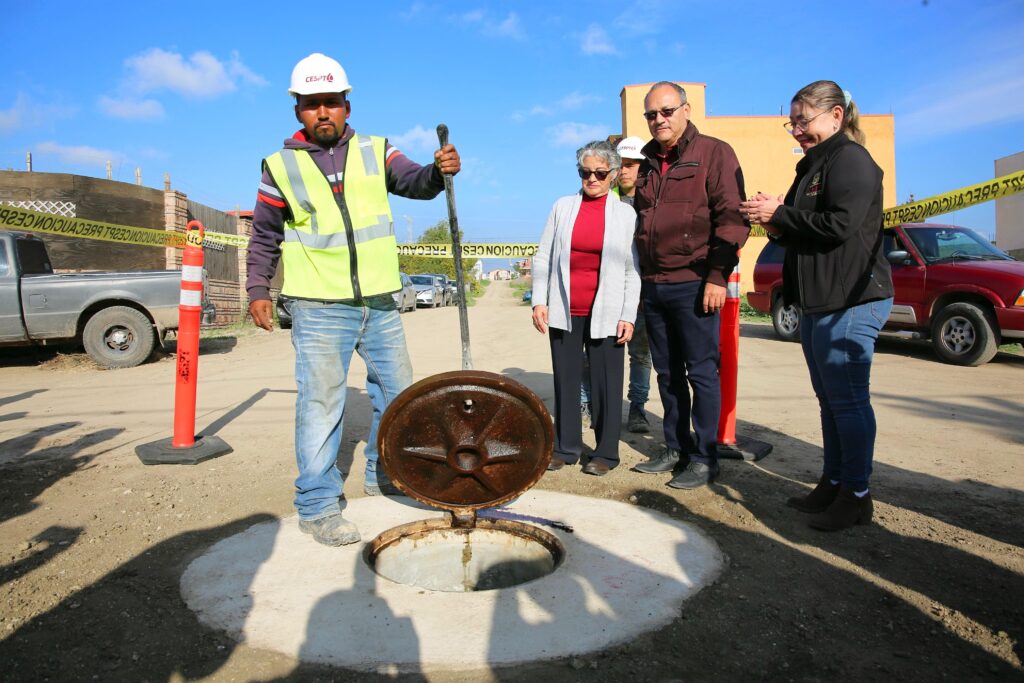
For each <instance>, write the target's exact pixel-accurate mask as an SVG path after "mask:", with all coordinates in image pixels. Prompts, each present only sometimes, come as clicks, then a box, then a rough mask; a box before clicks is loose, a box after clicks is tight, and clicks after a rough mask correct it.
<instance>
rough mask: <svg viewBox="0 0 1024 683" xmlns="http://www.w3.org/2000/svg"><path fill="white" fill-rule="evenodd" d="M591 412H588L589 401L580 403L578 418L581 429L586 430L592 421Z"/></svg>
mask: <svg viewBox="0 0 1024 683" xmlns="http://www.w3.org/2000/svg"><path fill="white" fill-rule="evenodd" d="M593 417H594V415H593V413H591V412H590V402H589V401H588V402H586V403H581V404H580V418H581V420H580V421H581V422H582V423H583V431H587V430H588V429H590V427H591V422H592V421H593Z"/></svg>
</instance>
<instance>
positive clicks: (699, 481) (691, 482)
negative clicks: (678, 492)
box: [668, 462, 719, 489]
mask: <svg viewBox="0 0 1024 683" xmlns="http://www.w3.org/2000/svg"><path fill="white" fill-rule="evenodd" d="M718 471H719V470H718V463H717V462H716V463H712V464H711V465H705V464H704V463H702V462H691V463H690V464H689V465H687V466H686V469H685V470H683V471H682V472H680V473H679V474H677V475H676V476H674V477H672V479H671V480H670V481H669V482H668V485H669V486H671V487H672V488H674V489H699V488H700V487H701V486H706V485H707V484H710V483H711V482H713V481H714V480H715V479H717V478H718Z"/></svg>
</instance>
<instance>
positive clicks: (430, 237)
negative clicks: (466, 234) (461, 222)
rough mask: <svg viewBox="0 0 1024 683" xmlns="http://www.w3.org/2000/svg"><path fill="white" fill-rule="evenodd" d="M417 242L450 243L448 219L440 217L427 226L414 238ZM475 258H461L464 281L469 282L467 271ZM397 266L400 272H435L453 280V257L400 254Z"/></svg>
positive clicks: (450, 233) (475, 260) (470, 268)
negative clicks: (416, 238)
mask: <svg viewBox="0 0 1024 683" xmlns="http://www.w3.org/2000/svg"><path fill="white" fill-rule="evenodd" d="M462 239H463V232H462V231H461V230H460V231H459V241H462ZM416 243H417V244H451V243H452V231H451V228H449V227H448V219H447V218H445V219H442V220H440V221H438V222H437V223H435V224H434V225H433V226H432V227H430V228H427V229H426V230H425V231H424V232H423V234H422V235H420V237H419V239H418V240H416ZM476 262H477V259H475V258H470V259H467V258H464V259H462V276H463V280H464V281H465V282H470V280H471V278H470V276H469V272H470V271H471V270H472V269H473V266H474V265H476ZM398 266H399V268H401V270H402V272H404V273H409V274H415V273H437V274H439V275H447V276H448V277H449V278H450V279H451V280H452V281H454V280H455V259H452V258H425V257H422V256H406V255H404V254H403V255H400V256H399V257H398Z"/></svg>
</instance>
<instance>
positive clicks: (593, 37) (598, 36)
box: [580, 24, 618, 55]
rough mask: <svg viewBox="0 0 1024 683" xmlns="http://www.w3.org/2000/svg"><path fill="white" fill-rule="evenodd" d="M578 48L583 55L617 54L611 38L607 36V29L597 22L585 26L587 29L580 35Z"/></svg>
mask: <svg viewBox="0 0 1024 683" xmlns="http://www.w3.org/2000/svg"><path fill="white" fill-rule="evenodd" d="M580 50H581V51H582V52H583V54H585V55H614V54H618V50H616V49H615V46H614V45H612V41H611V39H610V38H609V37H608V33H607V31H605V30H604V29H603V28H601V27H600V26H598V25H597V24H591V25H590V26H588V27H587V30H586V31H584V32H583V34H582V36H580Z"/></svg>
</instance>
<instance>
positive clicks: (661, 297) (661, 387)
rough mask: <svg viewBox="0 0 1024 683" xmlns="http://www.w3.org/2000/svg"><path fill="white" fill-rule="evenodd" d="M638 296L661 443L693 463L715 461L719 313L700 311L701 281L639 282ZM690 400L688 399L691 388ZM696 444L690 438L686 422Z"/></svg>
mask: <svg viewBox="0 0 1024 683" xmlns="http://www.w3.org/2000/svg"><path fill="white" fill-rule="evenodd" d="M641 296H642V298H643V302H644V317H645V320H646V322H647V338H648V340H649V341H650V346H651V361H652V362H653V364H654V369H655V371H656V372H657V373H658V391H659V392H660V393H661V403H662V406H663V407H664V408H665V445H666V446H668V447H669V448H673V449H676V450H678V451H679V452H680V453H682V456H683V458H684V459H685V458H686V457H687V455H688V456H689V459H690V460H691V461H694V462H700V463H704V464H705V465H710V464H712V463H714V462H715V461H716V460H717V455H716V451H715V447H716V445H717V438H718V417H719V413H720V412H721V406H722V397H721V388H720V385H719V379H718V359H719V351H718V338H719V330H718V325H719V320H718V313H717V312H715V313H705V312H704V306H703V298H704V287H703V284H702V283H700V282H682V283H656V282H644V283H643V289H642V293H641ZM691 388H692V390H693V400H692V401H691V399H690V389H691ZM691 419H692V420H693V431H694V434H695V435H696V441H694V440H693V439H691V437H690V420H691Z"/></svg>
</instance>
